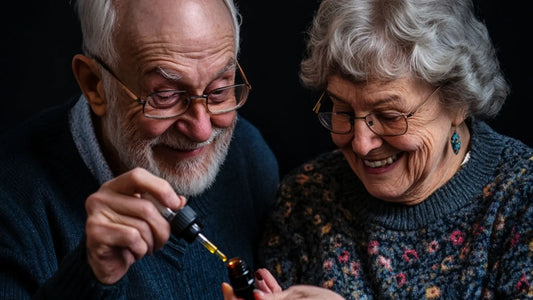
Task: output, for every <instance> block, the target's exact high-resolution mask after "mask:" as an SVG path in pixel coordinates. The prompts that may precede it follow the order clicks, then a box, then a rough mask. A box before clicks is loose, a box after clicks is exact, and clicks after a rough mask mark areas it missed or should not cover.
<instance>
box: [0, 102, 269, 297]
mask: <svg viewBox="0 0 533 300" xmlns="http://www.w3.org/2000/svg"><path fill="white" fill-rule="evenodd" d="M73 104H74V101H70V102H69V103H67V104H65V105H62V106H61V107H58V108H54V109H51V110H49V111H47V112H46V113H44V114H42V115H40V116H38V117H37V118H34V119H32V120H31V121H29V122H28V123H26V124H24V125H23V126H22V128H19V129H16V130H14V131H11V132H8V133H6V135H4V136H3V137H2V138H1V139H0V159H1V164H0V297H2V298H5V299H26V298H30V297H32V296H33V297H35V298H47V299H221V298H222V293H221V283H222V282H229V280H228V278H227V271H226V266H225V264H224V263H223V262H222V261H221V260H220V259H218V258H217V257H216V256H214V255H212V254H210V253H209V252H208V251H207V250H206V249H205V248H203V247H202V246H201V245H200V243H198V242H193V243H191V244H189V243H187V242H185V241H183V240H178V239H176V238H174V237H173V236H172V237H171V239H170V240H169V242H168V243H167V244H166V245H165V246H164V248H163V249H161V250H160V251H158V252H156V253H154V254H153V255H150V256H146V257H144V258H143V259H141V260H139V261H138V262H136V263H135V264H133V265H132V267H131V268H130V270H129V271H128V273H127V274H126V276H125V277H123V278H122V279H121V280H120V281H119V282H118V283H117V284H115V285H111V286H104V285H102V284H100V283H99V282H98V281H97V280H96V278H95V277H94V275H93V274H92V272H91V270H90V268H89V266H88V264H87V260H86V253H85V244H84V242H85V241H84V237H83V236H84V229H85V219H86V212H85V209H84V203H85V200H86V198H87V196H88V195H90V194H91V193H94V192H95V191H96V190H97V189H98V188H99V184H98V182H97V180H96V179H95V178H94V177H93V176H92V175H91V173H90V172H89V170H88V168H87V166H86V165H85V164H84V162H83V160H82V158H81V157H80V155H79V153H78V150H77V149H76V147H75V145H74V143H73V137H72V135H71V132H70V130H69V125H68V112H69V109H70V108H71V107H72V105H73ZM278 176H279V175H278V165H277V162H276V159H275V157H274V155H273V153H272V152H271V150H270V148H269V147H268V146H267V145H266V143H265V141H264V140H263V138H262V137H261V135H260V133H259V132H258V131H257V129H256V128H254V127H253V126H252V125H251V124H250V123H248V122H247V121H246V120H244V119H243V118H241V117H239V120H238V122H237V126H236V129H235V133H234V137H233V140H232V142H231V146H230V150H229V153H228V157H227V159H226V161H225V162H224V165H223V166H222V168H221V170H220V172H219V174H218V177H217V180H216V182H215V184H214V185H213V186H212V187H211V188H210V189H209V190H207V191H206V192H204V193H203V194H202V195H200V196H197V197H194V198H191V199H189V202H188V203H189V205H190V206H191V207H192V208H193V209H194V210H195V211H196V212H197V213H198V216H199V220H200V222H201V224H202V227H203V229H204V234H205V236H206V237H208V238H209V239H210V240H211V241H212V242H214V243H215V244H216V245H217V246H218V247H219V249H220V250H221V251H222V252H224V253H225V254H226V255H227V256H228V257H234V256H241V257H243V258H244V259H245V260H246V261H247V262H248V263H249V264H252V265H253V262H254V257H253V255H254V251H255V250H254V246H255V244H254V243H256V242H257V237H258V234H259V232H260V230H261V228H260V226H261V221H262V220H263V217H264V215H265V213H266V210H267V208H268V206H269V205H270V204H271V202H272V200H273V199H274V192H275V188H276V187H277V184H278V180H279V177H278Z"/></svg>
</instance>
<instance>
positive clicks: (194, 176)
mask: <svg viewBox="0 0 533 300" xmlns="http://www.w3.org/2000/svg"><path fill="white" fill-rule="evenodd" d="M108 90H111V89H108ZM108 99H109V101H108V110H107V112H108V114H107V116H106V117H104V119H103V130H104V132H105V135H106V136H107V138H108V139H109V142H110V143H111V145H112V146H113V147H114V148H115V151H116V152H117V153H118V156H119V159H120V161H121V163H122V164H123V165H125V166H126V167H127V168H128V169H133V168H135V167H142V168H145V169H147V170H148V171H150V172H151V173H153V174H154V175H156V176H158V177H161V178H163V179H165V180H166V181H168V183H170V185H171V186H172V187H173V188H174V190H175V191H176V193H177V194H179V195H183V196H186V197H188V196H195V195H198V194H200V193H202V192H203V191H204V190H206V189H207V188H209V187H210V186H211V185H212V184H213V182H214V181H215V178H216V175H217V173H218V171H219V169H220V167H221V165H222V164H223V162H224V160H225V158H226V155H227V153H228V149H229V145H230V142H231V137H232V134H233V129H234V127H235V121H234V122H233V124H232V125H231V126H229V127H227V128H213V131H212V134H211V137H210V138H209V140H207V141H205V142H203V143H196V142H192V141H190V140H188V139H187V138H186V137H185V136H183V135H179V134H175V131H172V130H171V129H168V130H167V131H166V132H164V133H163V134H162V135H160V136H157V137H155V138H153V139H150V140H147V139H144V138H143V137H142V136H141V134H139V130H137V129H136V128H135V126H134V125H133V124H131V123H130V122H127V121H125V117H124V115H123V114H122V113H121V112H120V110H119V108H118V102H119V101H121V100H119V99H117V98H116V97H113V95H110V97H108ZM122 101H123V100H122ZM169 128H170V127H169ZM208 144H213V145H214V147H210V148H209V150H210V151H205V150H207V149H205V150H204V151H203V152H202V153H201V154H200V155H199V156H196V157H192V158H187V159H185V160H181V161H176V162H175V163H174V164H173V165H169V164H168V163H165V162H163V161H157V160H155V158H154V156H153V151H152V147H153V146H154V145H165V146H171V148H175V149H196V148H199V147H202V146H205V145H208Z"/></svg>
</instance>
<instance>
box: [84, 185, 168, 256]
mask: <svg viewBox="0 0 533 300" xmlns="http://www.w3.org/2000/svg"><path fill="white" fill-rule="evenodd" d="M85 206H86V210H87V214H88V218H90V217H92V216H98V218H97V220H100V221H101V222H105V221H107V222H111V223H116V224H122V225H126V226H131V227H134V228H136V229H137V230H138V231H139V233H140V234H141V236H142V237H143V239H144V240H145V241H146V243H147V244H149V245H150V247H151V252H153V250H157V249H160V248H161V247H163V245H164V244H165V243H166V242H167V241H168V239H169V237H170V225H169V224H168V222H167V221H166V220H165V219H164V218H163V217H162V216H161V214H160V212H159V211H158V210H157V208H156V207H155V206H154V204H153V203H152V202H151V201H150V200H147V199H142V198H138V197H133V196H127V195H122V194H119V193H115V192H114V191H111V190H106V191H99V192H97V193H95V194H93V195H91V196H89V198H88V199H87V201H86V204H85Z"/></svg>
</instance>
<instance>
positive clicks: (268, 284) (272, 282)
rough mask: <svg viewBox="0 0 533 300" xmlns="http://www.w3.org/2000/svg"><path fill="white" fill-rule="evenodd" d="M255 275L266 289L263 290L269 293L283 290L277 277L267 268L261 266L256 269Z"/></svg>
mask: <svg viewBox="0 0 533 300" xmlns="http://www.w3.org/2000/svg"><path fill="white" fill-rule="evenodd" d="M255 277H256V279H258V280H257V281H259V282H260V285H261V286H263V288H264V290H263V289H261V290H262V291H265V292H267V290H268V292H267V293H276V292H281V290H282V289H281V286H280V285H279V284H278V282H277V280H276V278H275V277H274V276H273V275H272V273H270V272H269V271H268V270H267V269H265V268H259V269H257V270H256V271H255Z"/></svg>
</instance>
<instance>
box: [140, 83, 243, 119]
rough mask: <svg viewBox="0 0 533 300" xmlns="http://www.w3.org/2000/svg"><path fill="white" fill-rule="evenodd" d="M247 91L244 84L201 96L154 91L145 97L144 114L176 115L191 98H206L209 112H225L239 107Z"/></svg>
mask: <svg viewBox="0 0 533 300" xmlns="http://www.w3.org/2000/svg"><path fill="white" fill-rule="evenodd" d="M248 92H249V87H248V85H246V84H237V85H233V86H227V87H223V88H219V89H215V90H212V91H210V92H209V93H207V94H206V95H202V96H191V95H189V94H188V93H186V92H184V91H161V92H156V93H153V94H151V95H149V96H148V97H147V98H146V104H145V106H144V114H145V115H146V116H147V117H154V118H168V117H174V116H178V115H181V114H183V113H185V112H186V111H187V109H188V108H189V106H190V103H191V102H192V100H194V99H198V98H203V99H206V105H207V109H208V111H209V112H210V113H211V114H221V113H226V112H230V111H232V110H235V109H237V108H239V107H241V106H242V105H243V104H244V102H245V101H246V98H247V97H248Z"/></svg>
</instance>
